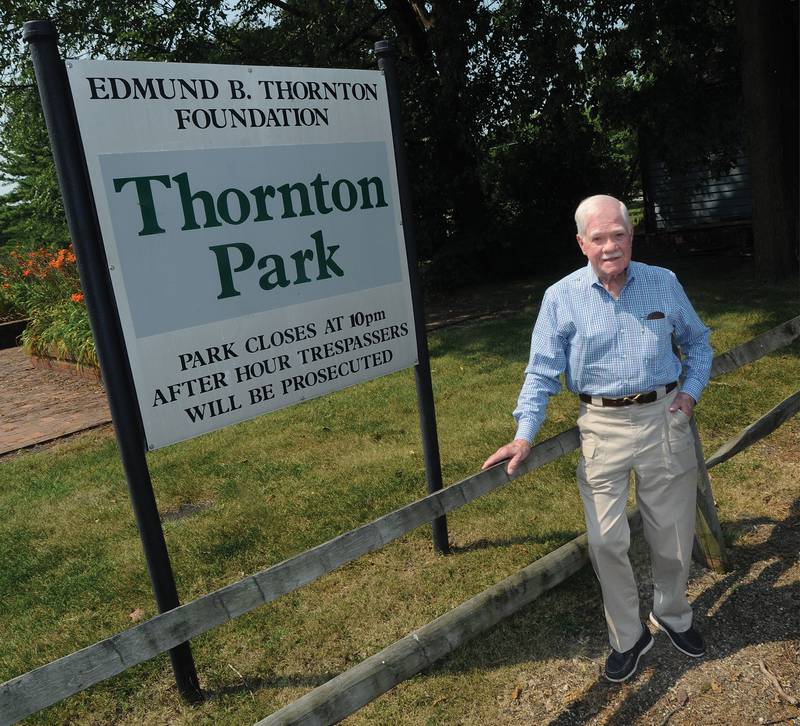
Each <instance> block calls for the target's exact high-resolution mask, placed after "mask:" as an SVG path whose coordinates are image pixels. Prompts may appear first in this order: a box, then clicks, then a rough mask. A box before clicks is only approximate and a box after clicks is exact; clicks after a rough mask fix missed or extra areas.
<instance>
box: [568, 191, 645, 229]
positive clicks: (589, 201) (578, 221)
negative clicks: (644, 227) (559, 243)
mask: <svg viewBox="0 0 800 726" xmlns="http://www.w3.org/2000/svg"><path fill="white" fill-rule="evenodd" d="M601 202H614V203H616V204H619V213H620V215H621V216H622V221H623V223H624V224H625V229H627V230H628V233H631V232H633V226H632V225H631V218H630V216H629V215H628V208H627V207H626V206H625V205H624V204H623V203H622V202H621V201H619V199H616V198H615V197H611V196H609V195H608V194H595V195H594V196H591V197H586V199H584V200H583V201H582V202H581V203H580V204H579V205H578V208H577V209H576V210H575V226H576V227H577V228H578V234H579V235H580V236H581V237H583V236H584V235H585V234H586V220H587V219H588V217H589V215H590V214H591V213H592V212H593V211H594V209H595V207H596V206H597V205H598V204H599V203H601Z"/></svg>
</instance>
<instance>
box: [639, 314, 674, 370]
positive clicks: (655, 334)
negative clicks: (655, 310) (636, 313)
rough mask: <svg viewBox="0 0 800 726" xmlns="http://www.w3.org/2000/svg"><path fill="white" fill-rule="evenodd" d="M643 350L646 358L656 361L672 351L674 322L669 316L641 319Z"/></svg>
mask: <svg viewBox="0 0 800 726" xmlns="http://www.w3.org/2000/svg"><path fill="white" fill-rule="evenodd" d="M640 328H641V338H642V341H641V350H642V355H643V356H644V357H645V359H646V360H649V361H655V360H658V359H659V358H661V357H663V356H669V354H670V353H671V352H672V323H670V321H669V318H656V319H654V320H647V319H643V320H640Z"/></svg>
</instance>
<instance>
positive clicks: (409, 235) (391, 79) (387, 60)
mask: <svg viewBox="0 0 800 726" xmlns="http://www.w3.org/2000/svg"><path fill="white" fill-rule="evenodd" d="M375 54H376V55H377V56H378V68H379V69H380V70H381V71H382V72H383V75H384V77H385V78H386V92H387V96H388V100H389V116H390V118H391V122H392V140H393V144H394V159H395V164H396V166H397V186H398V191H399V194H400V216H401V220H402V224H403V235H404V237H405V241H406V257H407V260H408V277H409V282H410V284H411V300H412V303H413V305H414V330H415V332H416V335H417V357H418V359H419V363H417V365H416V366H415V367H414V377H415V379H416V382H417V406H418V407H419V417H420V429H421V431H422V450H423V454H424V456H425V475H426V478H427V481H428V493H429V494H432V493H433V492H438V491H439V490H440V489H441V488H442V463H441V459H440V456H439V437H438V435H437V433H436V409H435V407H434V402H433V383H432V381H431V361H430V353H429V352H428V336H427V333H426V331H425V305H424V302H423V299H422V286H421V284H420V280H419V271H418V269H417V243H416V239H415V237H414V216H413V214H412V209H411V194H410V187H409V182H408V165H407V163H406V152H405V147H404V145H403V122H402V117H401V108H400V84H399V83H398V81H397V69H396V67H395V57H396V51H395V49H394V45H393V44H392V42H391V41H389V40H379V41H378V42H377V43H375ZM433 547H434V549H435V550H436V552H438V553H439V554H445V555H446V554H450V543H449V542H448V538H447V517H444V516H442V517H438V518H437V519H434V520H433Z"/></svg>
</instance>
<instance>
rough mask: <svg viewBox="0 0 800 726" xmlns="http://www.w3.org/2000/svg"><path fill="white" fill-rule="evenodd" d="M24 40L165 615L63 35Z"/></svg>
mask: <svg viewBox="0 0 800 726" xmlns="http://www.w3.org/2000/svg"><path fill="white" fill-rule="evenodd" d="M23 37H24V40H25V41H26V42H27V43H29V45H30V50H31V58H32V61H33V68H34V72H35V74H36V82H37V85H38V87H39V95H40V98H41V101H42V109H43V111H44V116H45V120H46V122H47V130H48V133H49V135H50V145H51V147H52V150H53V157H54V160H55V166H56V173H57V174H58V181H59V185H60V187H61V195H62V197H63V200H64V211H65V213H66V217H67V224H68V225H69V232H70V236H71V238H72V240H73V245H74V247H75V253H76V255H75V256H76V258H77V264H78V272H79V274H80V278H81V287H82V288H83V292H84V296H85V300H86V306H87V308H88V310H89V320H90V323H91V326H92V333H93V335H94V339H95V344H96V347H97V357H98V360H99V362H100V370H101V372H102V375H103V384H104V386H105V388H106V392H107V394H108V401H109V408H110V409H111V418H112V420H113V422H114V430H115V432H116V435H117V445H118V447H119V451H120V457H121V459H122V465H123V467H124V470H125V478H126V480H127V483H128V491H129V493H130V498H131V505H132V507H133V512H134V516H135V518H136V524H137V526H138V529H139V535H140V537H141V540H142V547H143V549H144V554H145V559H146V561H147V570H148V572H149V574H150V582H151V584H152V587H153V593H154V595H155V598H156V603H157V605H158V609H159V611H160V612H165V611H167V610H172V609H173V608H175V607H178V605H180V601H179V600H178V591H177V588H176V586H175V578H174V577H173V574H172V568H171V566H170V561H169V554H168V552H167V545H166V542H165V540H164V532H163V530H162V529H161V521H160V519H159V516H158V509H157V507H156V500H155V496H154V494H153V487H152V483H151V481H150V472H149V470H148V468H147V461H146V459H145V449H144V445H143V444H144V438H143V436H142V428H141V423H140V419H139V414H138V411H139V408H138V404H137V402H136V396H135V394H134V391H133V387H132V384H131V376H130V368H129V366H128V360H127V358H126V355H125V350H124V346H123V344H122V337H121V334H120V328H119V320H118V318H117V314H116V310H115V306H114V302H113V298H112V296H111V292H110V290H109V289H108V284H107V279H108V276H107V274H106V271H105V261H104V260H105V257H104V255H103V247H102V243H101V241H100V237H99V232H98V229H97V224H96V215H95V211H94V203H93V199H92V193H91V191H90V189H89V184H88V180H87V177H86V165H85V162H84V158H83V154H82V152H81V141H80V135H79V134H78V129H77V126H76V123H75V115H74V111H73V108H72V103H71V100H70V92H69V88H68V85H67V78H66V74H65V72H64V64H63V61H62V60H61V58H60V57H59V54H58V45H57V38H58V36H57V33H56V29H55V27H54V25H53V23H51V22H50V21H47V20H43V21H31V22H27V23H25V26H24V33H23ZM169 654H170V660H171V662H172V668H173V671H174V672H175V680H176V682H177V686H178V690H179V691H180V693H181V695H182V696H183V697H184V698H185V699H187V700H189V701H197V700H199V699H200V698H201V691H200V684H199V681H198V679H197V671H196V669H195V665H194V660H193V658H192V652H191V650H190V647H189V644H188V643H182V644H181V645H179V646H177V647H176V648H173V649H172V650H171V651H170V652H169Z"/></svg>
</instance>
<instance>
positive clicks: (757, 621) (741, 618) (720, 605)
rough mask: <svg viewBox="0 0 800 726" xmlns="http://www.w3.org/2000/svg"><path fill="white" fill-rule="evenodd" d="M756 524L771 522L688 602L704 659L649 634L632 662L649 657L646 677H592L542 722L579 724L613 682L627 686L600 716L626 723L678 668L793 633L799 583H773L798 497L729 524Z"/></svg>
mask: <svg viewBox="0 0 800 726" xmlns="http://www.w3.org/2000/svg"><path fill="white" fill-rule="evenodd" d="M763 524H774V525H775V527H774V529H773V531H772V534H771V535H770V537H769V539H767V540H766V541H765V542H763V543H760V544H755V545H751V546H744V547H736V548H734V549H732V550H731V552H730V554H731V559H732V561H733V569H732V571H731V572H729V573H727V574H726V575H724V576H723V577H721V578H720V580H719V581H718V582H716V583H715V584H714V585H713V586H712V587H709V588H707V589H706V590H705V591H704V592H703V593H702V594H700V595H699V596H698V597H697V598H695V600H694V602H693V603H692V606H693V608H694V619H695V623H696V624H697V626H698V629H699V630H700V631H701V632H702V633H703V634H704V636H705V639H706V644H707V648H708V652H707V655H706V656H705V657H704V658H702V659H698V660H694V659H691V658H688V657H686V656H684V655H683V654H682V653H679V652H678V651H676V650H674V649H673V648H672V646H671V645H670V643H669V641H668V640H667V638H666V636H664V635H663V634H660V635H656V646H655V647H654V648H653V650H651V651H650V653H648V654H647V655H646V656H645V657H644V659H643V664H642V665H640V669H644V668H647V665H648V660H649V661H650V663H651V664H653V665H654V666H655V667H654V668H653V669H651V670H652V675H651V677H650V678H649V679H648V678H646V676H645V674H643V673H641V671H640V672H639V674H638V675H636V676H634V678H633V679H631V680H630V681H628V683H627V684H625V685H620V684H613V683H609V682H607V681H605V680H602V679H599V680H598V681H597V682H596V683H595V684H594V685H592V686H591V687H590V688H589V690H588V691H586V692H584V693H583V694H581V696H580V697H579V698H577V699H575V700H574V701H572V703H570V704H569V706H567V707H566V709H565V710H563V711H562V712H561V713H560V714H559V715H558V716H557V717H555V718H554V719H553V720H551V721H550V726H568V725H569V726H573V725H575V724H582V723H585V721H586V720H587V719H588V718H590V717H591V716H593V715H594V714H596V713H597V712H598V711H599V710H600V709H602V708H603V707H604V706H605V705H606V704H607V702H608V701H609V700H611V699H612V698H614V697H615V696H616V692H617V691H618V690H619V689H620V688H625V689H630V691H629V693H628V694H627V696H626V697H625V699H624V700H623V701H622V703H621V704H619V705H617V706H616V710H615V711H614V713H612V714H610V715H609V716H608V717H607V718H606V720H605V721H604V723H606V724H610V725H612V726H627V724H631V723H634V722H635V721H636V720H637V719H638V718H639V716H640V715H641V714H642V713H643V712H644V711H647V710H648V709H649V708H651V707H652V706H653V705H654V704H655V703H656V702H658V701H659V700H660V699H661V698H662V697H664V696H665V695H666V694H667V693H668V692H669V691H670V689H671V688H673V687H674V686H675V684H676V682H677V681H679V680H680V679H681V678H682V677H683V675H684V674H685V673H687V672H688V671H690V670H692V669H693V668H696V667H699V666H700V665H701V664H702V663H703V662H707V661H709V660H721V659H723V658H726V657H728V656H730V655H732V654H734V653H736V652H738V651H740V650H742V649H743V648H746V647H748V646H751V645H758V644H760V643H768V642H772V641H781V640H787V639H792V638H795V637H797V632H796V622H795V623H794V624H793V622H792V620H793V617H796V612H797V611H796V608H797V603H798V602H799V601H800V586H798V585H797V584H796V583H792V584H778V581H779V580H780V578H781V576H782V575H783V574H784V573H785V572H786V571H787V570H788V569H789V568H790V567H792V566H793V565H795V564H796V560H797V552H798V551H800V498H799V499H796V500H795V501H794V503H793V504H792V507H791V510H790V514H789V516H788V517H787V518H786V519H785V520H783V521H777V520H774V519H768V518H765V517H760V518H755V519H745V520H740V521H739V522H737V523H736V528H737V529H738V530H743V529H748V528H751V527H754V526H758V525H763ZM762 563H766V566H765V567H764V569H763V571H762V572H761V573H760V574H759V575H758V577H756V578H755V579H753V580H752V581H748V579H747V578H748V574H749V573H750V571H751V569H752V568H753V567H755V566H758V565H759V564H762ZM793 613H794V616H793ZM654 661H655V663H654ZM659 666H665V667H659Z"/></svg>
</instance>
